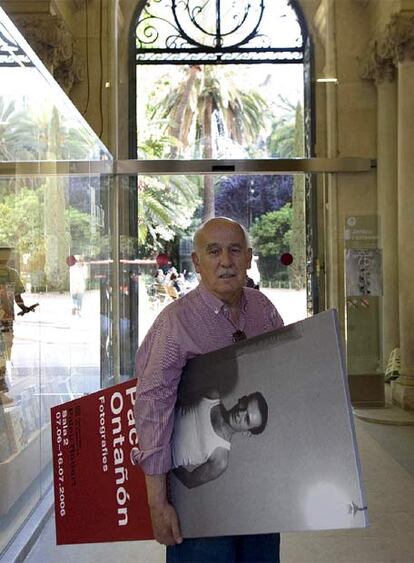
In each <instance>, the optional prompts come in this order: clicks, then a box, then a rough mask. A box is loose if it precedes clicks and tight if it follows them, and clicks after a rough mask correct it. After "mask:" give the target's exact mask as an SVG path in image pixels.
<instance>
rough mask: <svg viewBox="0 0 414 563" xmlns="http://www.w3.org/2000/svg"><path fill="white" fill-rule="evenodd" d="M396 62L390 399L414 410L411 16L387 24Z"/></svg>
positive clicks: (413, 66) (413, 45)
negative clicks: (397, 357) (395, 343)
mask: <svg viewBox="0 0 414 563" xmlns="http://www.w3.org/2000/svg"><path fill="white" fill-rule="evenodd" d="M387 31H388V33H389V37H390V43H391V45H392V49H393V54H394V61H395V62H398V269H399V281H398V284H399V324H400V351H401V375H400V377H399V378H398V379H397V380H396V381H395V383H394V384H393V400H394V402H396V403H397V404H398V405H400V406H401V407H403V408H404V409H407V410H414V285H413V279H414V221H413V217H414V189H413V163H414V144H413V139H414V104H413V92H414V16H413V14H412V13H408V14H407V13H405V14H397V15H395V16H393V17H392V19H391V22H390V24H389V26H388V30H387Z"/></svg>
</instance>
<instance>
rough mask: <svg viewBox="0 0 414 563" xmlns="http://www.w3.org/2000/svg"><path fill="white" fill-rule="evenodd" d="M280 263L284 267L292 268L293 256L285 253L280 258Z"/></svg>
mask: <svg viewBox="0 0 414 563" xmlns="http://www.w3.org/2000/svg"><path fill="white" fill-rule="evenodd" d="M280 261H281V262H282V264H283V265H284V266H290V265H291V264H292V262H293V256H292V255H291V254H290V253H289V252H284V253H283V254H282V256H281V257H280Z"/></svg>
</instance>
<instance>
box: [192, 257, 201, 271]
mask: <svg viewBox="0 0 414 563" xmlns="http://www.w3.org/2000/svg"><path fill="white" fill-rule="evenodd" d="M191 260H192V261H193V264H194V269H195V271H196V273H197V274H199V273H200V260H199V259H198V256H197V253H196V252H192V253H191Z"/></svg>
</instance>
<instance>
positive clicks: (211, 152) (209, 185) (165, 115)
mask: <svg viewBox="0 0 414 563" xmlns="http://www.w3.org/2000/svg"><path fill="white" fill-rule="evenodd" d="M180 72H181V76H180V79H179V81H178V84H177V85H174V86H173V87H171V89H170V91H169V92H168V94H167V95H166V96H165V97H164V98H163V99H161V100H160V103H159V106H158V108H157V110H156V111H155V117H160V118H161V119H163V120H164V122H165V123H166V134H167V135H169V136H170V137H173V138H175V139H176V143H175V144H174V145H172V146H171V147H170V154H169V157H170V158H178V157H180V156H181V157H182V156H183V155H186V154H188V153H189V152H190V155H189V156H191V157H192V158H194V157H197V156H201V158H203V159H211V158H213V157H215V156H219V157H220V156H223V155H220V146H219V145H220V140H222V139H229V140H231V141H232V142H234V143H236V144H238V145H239V146H240V147H243V145H248V144H249V143H252V142H254V141H255V140H256V139H257V136H258V134H259V132H260V130H261V128H262V127H263V125H264V120H265V118H264V116H265V114H266V111H265V110H266V109H267V104H266V102H265V100H264V99H263V98H262V96H260V94H259V93H258V92H255V91H253V90H245V89H244V88H243V87H242V86H240V85H239V84H238V83H237V80H236V74H235V72H234V71H232V70H231V69H229V67H222V66H212V65H205V66H199V65H190V66H185V67H183V68H182V69H180ZM163 81H165V79H163ZM245 148H246V147H244V150H245ZM227 156H229V155H227ZM203 203H204V206H203V219H204V220H206V219H209V218H210V217H213V216H214V185H213V177H212V176H210V175H206V176H204V190H203Z"/></svg>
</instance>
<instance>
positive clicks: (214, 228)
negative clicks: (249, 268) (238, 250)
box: [200, 223, 246, 245]
mask: <svg viewBox="0 0 414 563" xmlns="http://www.w3.org/2000/svg"><path fill="white" fill-rule="evenodd" d="M200 235H201V239H202V241H203V244H205V245H209V244H223V242H225V243H226V244H241V245H244V244H245V243H246V238H245V235H244V232H243V230H242V228H241V227H240V225H238V224H237V223H216V224H214V223H210V224H209V225H206V226H205V227H204V229H203V230H202V231H201V232H200Z"/></svg>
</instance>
